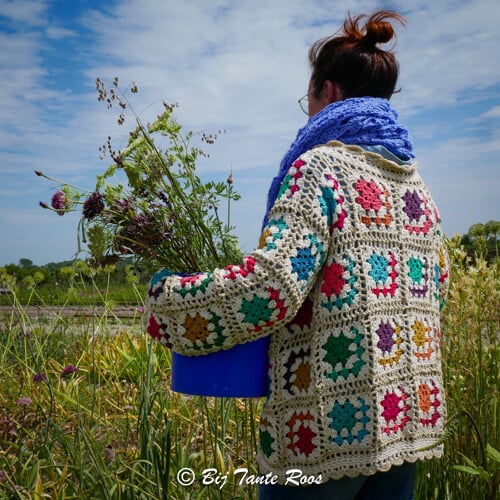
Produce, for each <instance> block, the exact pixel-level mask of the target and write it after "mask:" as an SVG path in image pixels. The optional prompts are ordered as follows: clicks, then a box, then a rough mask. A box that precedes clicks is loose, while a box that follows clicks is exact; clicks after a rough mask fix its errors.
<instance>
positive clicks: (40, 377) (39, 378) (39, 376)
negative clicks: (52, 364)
mask: <svg viewBox="0 0 500 500" xmlns="http://www.w3.org/2000/svg"><path fill="white" fill-rule="evenodd" d="M46 381H47V375H45V373H35V374H34V375H33V382H46Z"/></svg>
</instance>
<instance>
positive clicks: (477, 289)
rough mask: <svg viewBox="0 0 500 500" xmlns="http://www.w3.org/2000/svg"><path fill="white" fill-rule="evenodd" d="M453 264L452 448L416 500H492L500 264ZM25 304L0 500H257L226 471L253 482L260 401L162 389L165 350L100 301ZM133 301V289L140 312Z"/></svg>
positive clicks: (448, 363) (2, 405)
mask: <svg viewBox="0 0 500 500" xmlns="http://www.w3.org/2000/svg"><path fill="white" fill-rule="evenodd" d="M451 254H452V261H453V262H452V264H453V265H452V274H451V276H452V281H451V289H450V295H449V300H448V304H447V306H446V308H445V310H444V317H443V328H442V346H443V358H444V375H445V384H446V388H447V394H448V414H449V424H448V429H447V434H448V435H447V440H446V444H445V450H446V451H445V456H444V458H443V459H441V460H433V461H429V462H425V463H422V464H419V475H418V480H417V484H416V491H415V493H416V498H418V499H425V500H427V499H441V498H442V499H446V498H449V499H461V498H474V499H476V498H478V499H479V498H481V499H482V498H495V495H496V493H497V491H498V484H499V462H498V452H495V450H498V449H499V443H500V439H499V437H500V427H499V416H500V415H499V412H500V410H499V387H498V364H499V348H498V335H499V331H500V330H499V324H498V298H499V287H498V263H497V264H494V265H490V266H488V265H486V262H485V261H484V260H483V259H481V258H478V259H477V260H476V261H475V262H472V263H471V262H468V261H467V260H466V258H465V254H464V253H463V252H462V250H461V249H460V248H459V247H458V246H457V245H456V242H455V244H452V245H451ZM87 292H88V290H87ZM31 296H32V297H33V301H34V302H36V303H37V304H41V306H40V307H38V308H37V309H36V311H37V313H36V315H33V310H32V308H31V309H29V308H28V306H29V305H30V302H29V300H28V301H25V302H23V303H22V304H21V303H20V302H18V300H17V296H16V295H13V297H12V303H11V307H10V309H9V310H8V312H6V313H4V315H3V317H0V381H1V383H2V390H1V391H0V498H2V499H3V498H8V499H37V500H38V499H42V498H51V499H76V498H78V499H82V498H84V499H166V498H171V499H176V500H177V499H188V498H189V499H196V498H199V499H236V498H245V499H252V498H254V499H255V498H257V491H256V487H255V486H253V485H247V484H239V480H240V479H241V477H242V476H241V475H238V476H235V475H234V471H235V469H237V468H238V467H243V468H247V469H248V473H249V474H257V471H256V469H255V464H254V455H255V452H256V446H257V443H256V441H257V437H256V427H257V426H256V423H257V419H258V415H259V412H260V408H259V406H260V404H261V400H254V399H226V398H203V397H195V396H192V397H190V396H183V395H180V394H177V393H174V392H172V391H170V388H169V380H170V361H171V359H170V353H169V351H168V350H166V349H163V348H162V347H161V346H159V345H157V344H153V343H152V342H151V341H150V340H149V338H148V336H146V335H144V332H143V325H142V318H141V317H140V314H137V316H136V317H133V318H129V319H126V320H120V319H119V318H115V317H113V314H112V308H113V303H112V302H111V301H108V300H106V297H107V294H106V293H105V292H102V291H99V293H97V292H95V307H94V306H92V305H91V306H88V305H86V306H84V305H82V306H81V314H79V315H77V316H76V317H75V316H73V317H71V318H68V317H66V316H65V307H66V306H65V305H61V306H59V309H57V311H56V314H55V316H54V315H49V314H46V309H45V308H44V304H43V297H41V296H40V295H37V292H36V289H35V290H34V291H33V293H32V295H31ZM141 297H142V291H139V290H138V291H137V305H138V306H137V307H138V309H139V307H140V305H141V300H142V298H141ZM35 298H36V300H35ZM97 306H99V307H97ZM186 467H188V468H190V469H192V470H193V471H194V472H195V476H196V477H195V478H194V479H195V480H194V482H193V484H191V485H189V486H182V485H181V484H180V483H179V481H178V479H177V474H178V473H179V471H182V469H184V468H186ZM207 469H210V470H215V471H216V475H214V476H209V475H207V473H206V472H205V473H204V472H203V471H206V470H207ZM216 480H217V481H218V484H215V481H216ZM226 481H227V482H226Z"/></svg>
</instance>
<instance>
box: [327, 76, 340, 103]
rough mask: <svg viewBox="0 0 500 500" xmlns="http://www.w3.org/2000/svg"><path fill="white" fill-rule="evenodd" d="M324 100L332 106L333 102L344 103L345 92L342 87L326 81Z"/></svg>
mask: <svg viewBox="0 0 500 500" xmlns="http://www.w3.org/2000/svg"><path fill="white" fill-rule="evenodd" d="M323 92H324V99H325V100H326V102H327V104H331V103H332V102H338V101H342V100H343V99H344V95H343V92H342V90H341V88H340V86H339V85H338V84H337V83H335V82H332V81H331V80H326V81H325V86H324V87H323Z"/></svg>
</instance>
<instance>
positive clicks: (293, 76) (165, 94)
mask: <svg viewBox="0 0 500 500" xmlns="http://www.w3.org/2000/svg"><path fill="white" fill-rule="evenodd" d="M401 4H403V5H405V6H404V7H402V8H401V7H399V5H401ZM378 8H389V9H391V8H392V9H396V10H398V9H399V12H400V13H401V14H403V15H404V16H405V17H406V19H407V26H406V28H400V27H399V26H397V27H396V29H397V43H396V50H397V57H398V60H399V64H400V78H399V82H398V87H399V88H400V92H399V93H398V94H396V95H394V96H393V98H392V99H391V102H392V104H393V106H394V107H395V108H396V110H397V112H398V114H399V117H400V120H401V122H402V123H404V124H405V125H406V126H407V127H408V128H409V130H410V134H411V137H412V139H413V141H414V146H415V152H416V156H417V160H418V164H419V169H420V173H421V175H422V177H423V178H424V180H425V181H426V182H427V184H428V185H429V188H430V190H431V192H432V194H433V197H434V199H435V200H436V202H437V204H438V207H439V211H440V213H441V218H442V221H443V229H444V231H445V233H446V234H447V235H448V236H452V235H453V234H455V233H461V234H464V233H466V232H467V231H468V229H469V227H470V226H471V225H473V224H475V223H478V222H482V223H485V222H487V221H489V220H492V219H495V220H500V208H499V201H498V200H499V191H500V174H499V172H500V169H499V162H500V127H499V125H500V55H499V51H500V30H499V29H498V22H499V21H500V2H499V1H498V0H475V1H471V0H434V1H433V2H429V1H428V0H412V1H411V2H391V1H387V2H385V1H383V0H382V1H380V2H376V1H373V0H358V1H354V0H352V1H351V0H347V1H344V2H342V1H338V2H333V1H331V0H329V1H326V0H238V1H230V0H211V1H206V0H184V1H179V0H107V1H106V2H101V1H100V0H71V1H69V0H0V47H1V50H0V82H1V84H0V117H1V120H0V266H2V265H5V264H9V263H14V264H16V263H18V262H19V259H22V258H23V259H30V260H32V261H33V263H35V264H37V265H44V264H47V263H49V262H60V261H64V260H71V259H72V258H74V257H75V254H76V252H77V248H78V246H77V225H78V220H79V215H78V214H77V213H72V214H66V215H64V216H63V217H59V216H57V215H56V214H55V213H53V212H51V211H49V210H43V209H42V208H41V207H40V206H39V201H45V202H48V203H50V198H51V196H52V194H53V193H54V191H55V189H56V188H57V186H56V185H55V184H54V183H51V182H49V181H47V180H46V179H44V178H41V177H37V176H35V174H34V171H35V170H41V171H43V172H44V173H46V174H47V175H50V176H51V177H54V178H56V179H61V180H62V181H65V182H70V183H72V184H76V185H78V186H82V187H83V188H85V189H88V190H89V191H91V190H92V189H93V187H94V185H95V179H96V175H97V174H99V173H100V172H102V171H103V170H104V169H105V168H106V167H107V166H108V164H109V163H110V161H109V158H107V159H104V160H102V159H100V154H99V146H101V145H102V144H103V143H105V142H106V139H107V137H108V136H111V137H112V139H113V144H114V145H116V146H117V147H118V148H119V147H120V145H122V146H123V145H124V144H125V141H126V137H127V134H128V131H129V130H131V128H132V124H133V122H132V120H131V119H129V118H127V120H128V121H126V122H125V124H124V125H123V126H121V127H119V126H118V125H117V124H116V118H117V115H118V111H116V110H113V109H112V110H108V109H106V107H105V106H104V105H103V103H102V102H98V101H97V93H96V90H95V80H96V78H98V77H99V78H101V79H102V80H104V81H105V82H107V83H108V84H109V82H111V81H112V80H113V79H114V78H115V77H118V78H119V82H120V83H119V84H120V88H122V89H123V90H124V91H126V89H127V88H129V86H130V85H131V84H132V82H135V83H136V84H137V85H138V88H139V93H138V94H134V95H133V96H132V95H129V94H127V95H128V96H129V97H130V99H131V104H132V107H133V110H134V111H135V112H136V113H137V114H138V115H139V116H140V117H141V119H145V120H146V121H147V119H148V118H149V119H151V118H154V116H156V114H158V113H159V112H160V111H161V103H162V101H163V100H165V101H167V102H169V103H174V102H176V103H178V104H179V107H178V108H177V110H176V117H177V119H178V120H179V121H180V123H181V124H182V125H183V127H184V130H185V131H189V130H191V131H195V132H197V131H204V132H207V133H213V132H216V131H218V130H221V129H223V130H224V131H225V133H223V134H221V135H219V137H218V138H217V140H216V142H215V144H214V145H212V146H210V150H209V151H207V152H208V153H209V154H210V156H209V158H207V159H205V160H203V161H202V162H200V164H199V173H200V175H201V176H202V177H203V178H204V179H213V180H216V181H221V180H222V181H224V180H225V179H226V178H227V176H228V174H229V173H230V172H231V171H232V173H233V177H234V185H233V186H234V188H235V190H236V191H237V192H238V193H239V194H240V195H241V197H242V198H241V200H240V201H238V202H237V203H235V204H233V206H232V211H231V223H232V224H233V225H234V226H235V228H236V229H235V232H236V234H237V235H238V237H239V238H240V244H241V246H242V248H243V249H244V250H245V251H252V250H253V249H254V248H255V247H256V246H257V242H258V237H259V230H260V226H261V221H262V217H263V215H264V207H265V199H266V195H267V190H268V187H269V184H270V182H271V180H272V178H273V177H274V175H275V174H276V172H277V169H278V166H279V163H280V161H281V158H282V157H283V155H284V153H285V152H286V150H287V149H288V147H289V146H290V144H291V143H292V141H293V139H294V138H295V135H296V133H297V130H298V129H299V128H300V127H302V126H303V125H304V124H305V122H306V120H307V117H306V115H304V114H303V113H302V111H301V110H300V109H299V106H298V104H297V100H298V99H299V98H300V97H301V96H303V95H304V94H305V93H306V91H307V86H308V80H309V65H308V60H307V51H308V49H309V47H310V45H311V44H312V43H313V42H314V41H316V40H317V39H319V38H322V37H324V36H328V35H331V34H333V33H335V32H336V31H337V30H338V29H339V27H340V26H341V24H342V22H343V20H344V18H345V15H346V13H347V12H348V11H350V12H351V14H353V15H357V14H369V13H371V12H373V11H374V10H375V9H378ZM401 9H402V10H401ZM127 125H128V127H127Z"/></svg>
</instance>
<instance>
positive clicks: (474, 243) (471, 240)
mask: <svg viewBox="0 0 500 500" xmlns="http://www.w3.org/2000/svg"><path fill="white" fill-rule="evenodd" d="M499 237H500V221H496V220H490V221H488V222H486V223H485V224H482V223H477V224H473V225H472V226H470V228H469V230H468V232H467V234H464V235H463V236H462V245H463V246H464V248H465V250H466V251H467V253H468V254H469V255H470V256H471V257H474V256H480V257H484V258H486V259H487V260H488V261H490V262H491V261H492V260H493V259H495V258H498V239H499Z"/></svg>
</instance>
